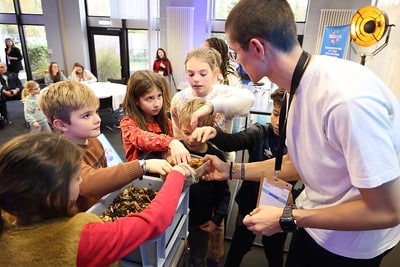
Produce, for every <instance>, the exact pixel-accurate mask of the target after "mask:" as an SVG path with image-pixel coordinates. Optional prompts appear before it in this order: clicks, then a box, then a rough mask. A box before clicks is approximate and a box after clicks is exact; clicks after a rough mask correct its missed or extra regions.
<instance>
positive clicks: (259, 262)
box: [0, 101, 400, 267]
mask: <svg viewBox="0 0 400 267" xmlns="http://www.w3.org/2000/svg"><path fill="white" fill-rule="evenodd" d="M7 107H8V111H9V116H10V118H11V121H12V123H11V124H8V125H7V126H6V127H5V128H4V129H2V130H0V145H2V144H4V143H5V142H7V141H8V140H10V139H11V138H13V137H15V136H18V135H20V134H23V133H28V132H29V130H28V129H27V128H26V125H25V120H24V118H23V110H22V104H21V102H19V101H11V102H8V103H7ZM103 133H104V134H105V135H106V136H107V138H108V140H109V141H110V143H111V144H112V145H113V146H114V148H115V150H116V151H117V152H118V153H119V154H120V156H121V158H124V150H123V148H122V145H121V135H120V131H119V129H114V132H111V131H110V130H109V129H107V128H104V130H103ZM229 245H230V241H229V240H228V239H227V240H226V242H225V251H226V252H227V251H228V249H229ZM225 255H226V253H225ZM223 262H224V258H222V260H221V266H222V265H223ZM241 266H242V267H258V266H266V267H267V266H268V263H267V260H266V259H265V256H264V252H263V249H262V248H261V247H259V246H254V247H253V248H252V250H251V251H250V252H249V253H248V254H247V255H246V256H245V258H244V259H243V262H242V265H241ZM399 266H400V245H397V246H396V247H395V248H394V249H393V250H392V251H391V252H390V253H389V254H388V255H387V256H386V257H385V258H384V260H383V262H382V264H381V267H399Z"/></svg>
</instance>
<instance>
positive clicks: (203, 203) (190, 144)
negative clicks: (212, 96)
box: [179, 98, 231, 266]
mask: <svg viewBox="0 0 400 267" xmlns="http://www.w3.org/2000/svg"><path fill="white" fill-rule="evenodd" d="M204 105H206V101H205V100H204V99H201V98H195V99H192V100H190V101H189V102H187V103H186V104H185V106H184V107H183V108H182V110H181V112H180V114H179V125H180V130H181V132H182V138H183V140H182V141H183V143H184V145H185V147H186V148H187V149H188V150H189V152H190V153H191V154H195V155H198V156H204V155H206V154H211V155H216V156H218V157H219V158H220V159H221V160H225V155H224V153H223V152H222V151H221V150H219V149H218V148H217V147H215V146H214V145H212V144H211V143H208V142H205V143H201V142H197V141H195V140H193V138H191V135H192V132H193V129H192V127H191V125H190V121H191V118H192V114H193V113H194V112H195V111H196V110H198V109H200V108H201V107H203V106H204ZM214 124H215V123H214V118H213V116H207V117H205V118H204V120H203V121H202V122H201V126H213V125H214ZM230 196H231V193H230V191H229V186H228V183H227V181H222V182H220V181H217V182H207V181H200V182H199V183H197V184H193V185H192V186H191V187H190V194H189V209H190V212H189V237H188V242H189V247H190V263H191V264H192V266H207V247H208V241H209V238H210V233H211V232H213V231H214V230H215V229H216V228H217V226H219V225H220V224H221V223H222V222H223V220H224V218H225V217H226V216H227V212H228V206H229V201H230ZM220 242H221V243H222V246H220V245H219V244H217V245H216V247H217V248H223V242H224V240H223V236H222V239H221V240H220ZM222 254H223V251H222Z"/></svg>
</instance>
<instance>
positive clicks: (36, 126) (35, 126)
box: [32, 122, 40, 128]
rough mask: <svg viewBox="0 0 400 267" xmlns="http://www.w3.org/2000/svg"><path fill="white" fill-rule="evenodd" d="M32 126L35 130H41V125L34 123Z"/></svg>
mask: <svg viewBox="0 0 400 267" xmlns="http://www.w3.org/2000/svg"><path fill="white" fill-rule="evenodd" d="M32 126H33V128H39V126H40V125H39V123H37V122H34V123H33V124H32Z"/></svg>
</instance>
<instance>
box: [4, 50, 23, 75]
mask: <svg viewBox="0 0 400 267" xmlns="http://www.w3.org/2000/svg"><path fill="white" fill-rule="evenodd" d="M7 50H8V49H7V48H5V51H6V62H7V70H8V71H10V72H13V73H18V72H19V71H20V70H23V69H24V68H23V67H22V62H21V60H22V54H21V51H20V50H19V48H18V47H13V48H11V51H10V53H9V54H8V56H10V57H16V58H18V60H7Z"/></svg>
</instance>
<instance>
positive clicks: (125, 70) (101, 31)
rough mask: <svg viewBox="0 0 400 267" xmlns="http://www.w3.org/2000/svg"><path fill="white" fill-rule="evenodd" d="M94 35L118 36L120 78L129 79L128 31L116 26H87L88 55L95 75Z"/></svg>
mask: <svg viewBox="0 0 400 267" xmlns="http://www.w3.org/2000/svg"><path fill="white" fill-rule="evenodd" d="M95 35H109V36H118V37H119V48H120V62H121V66H120V69H121V80H123V81H125V82H126V81H128V79H129V76H130V75H129V73H130V72H129V71H130V70H129V52H128V51H129V50H128V32H127V30H126V29H118V28H93V27H91V28H89V29H88V42H89V55H90V68H91V70H92V72H93V74H94V75H95V76H98V75H97V64H96V49H95V44H94V36H95Z"/></svg>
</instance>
